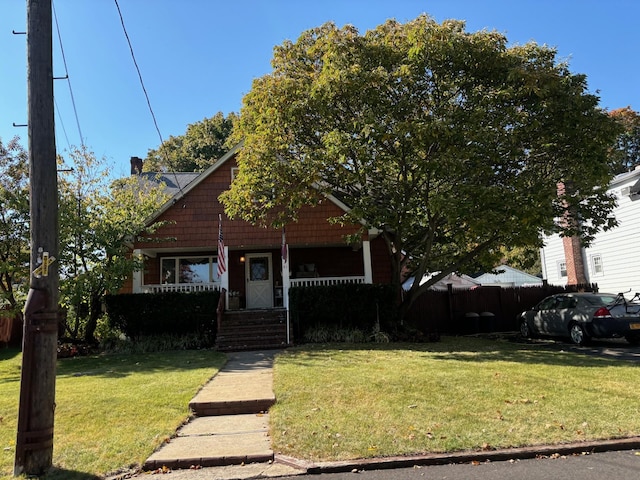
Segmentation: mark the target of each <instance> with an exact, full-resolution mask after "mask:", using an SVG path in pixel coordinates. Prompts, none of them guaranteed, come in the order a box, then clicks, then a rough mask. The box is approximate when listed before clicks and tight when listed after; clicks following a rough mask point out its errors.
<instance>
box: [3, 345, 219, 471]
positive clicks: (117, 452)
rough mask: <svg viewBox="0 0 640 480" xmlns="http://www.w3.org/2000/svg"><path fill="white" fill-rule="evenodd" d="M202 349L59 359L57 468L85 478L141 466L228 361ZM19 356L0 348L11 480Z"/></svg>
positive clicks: (5, 464)
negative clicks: (209, 380) (204, 386)
mask: <svg viewBox="0 0 640 480" xmlns="http://www.w3.org/2000/svg"><path fill="white" fill-rule="evenodd" d="M224 361H225V356H224V355H222V354H220V353H217V352H214V351H205V350H192V351H174V352H162V353H150V354H135V355H130V354H127V355H100V356H94V357H77V358H70V359H64V360H60V361H58V370H57V383H56V418H55V436H54V452H53V462H54V466H56V467H57V468H59V469H61V471H58V472H52V473H53V474H52V475H49V476H48V478H60V479H63V478H64V479H76V478H77V479H81V478H89V477H90V476H91V475H104V474H106V473H107V472H110V471H114V470H119V469H123V468H128V467H129V466H131V465H136V464H141V463H142V462H144V460H146V458H147V457H148V456H149V455H150V454H151V453H152V452H153V451H154V450H155V448H156V447H157V446H158V445H160V444H161V442H163V441H164V440H165V439H166V438H168V437H169V436H171V435H172V434H173V433H174V432H175V430H176V428H177V427H178V426H179V425H180V424H181V423H183V422H184V421H185V419H186V418H187V417H188V416H189V408H188V404H189V401H190V400H191V399H192V398H193V396H194V395H195V393H196V392H197V391H198V389H199V388H200V387H201V386H202V385H204V383H206V381H207V380H208V379H209V378H211V377H212V376H213V375H214V374H215V373H216V372H217V371H218V369H219V368H220V367H221V366H222V365H223V364H224ZM20 365H21V355H20V354H19V352H18V351H16V350H6V349H5V350H0V478H2V479H5V478H12V477H11V475H12V472H13V462H14V457H15V440H16V438H15V437H16V423H17V412H18V402H19V391H20Z"/></svg>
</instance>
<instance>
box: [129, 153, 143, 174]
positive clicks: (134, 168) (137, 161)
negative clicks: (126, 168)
mask: <svg viewBox="0 0 640 480" xmlns="http://www.w3.org/2000/svg"><path fill="white" fill-rule="evenodd" d="M142 163H143V162H142V159H141V158H140V157H131V175H140V174H141V173H142Z"/></svg>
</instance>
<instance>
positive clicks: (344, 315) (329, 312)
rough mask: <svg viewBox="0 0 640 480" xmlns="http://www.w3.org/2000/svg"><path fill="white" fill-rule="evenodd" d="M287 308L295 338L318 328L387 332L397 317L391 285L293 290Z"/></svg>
mask: <svg viewBox="0 0 640 480" xmlns="http://www.w3.org/2000/svg"><path fill="white" fill-rule="evenodd" d="M289 305H290V308H291V318H292V320H293V326H294V335H295V337H296V338H303V336H304V333H305V331H306V330H308V329H310V328H317V327H321V326H322V327H335V328H338V329H360V330H362V331H373V330H374V329H375V328H378V327H379V328H380V330H383V331H390V329H391V328H392V326H393V324H394V320H395V315H396V310H395V293H394V290H393V288H392V287H391V286H390V285H369V284H341V285H330V286H312V287H292V288H291V290H290V291H289Z"/></svg>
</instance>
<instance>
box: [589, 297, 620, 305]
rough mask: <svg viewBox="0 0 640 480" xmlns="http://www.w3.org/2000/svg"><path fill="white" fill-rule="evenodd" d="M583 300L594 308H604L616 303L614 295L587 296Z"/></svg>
mask: <svg viewBox="0 0 640 480" xmlns="http://www.w3.org/2000/svg"><path fill="white" fill-rule="evenodd" d="M583 298H584V299H585V301H586V302H587V303H590V304H591V305H596V306H606V305H612V304H614V303H616V296H615V295H589V296H585V297H583Z"/></svg>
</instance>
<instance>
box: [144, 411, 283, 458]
mask: <svg viewBox="0 0 640 480" xmlns="http://www.w3.org/2000/svg"><path fill="white" fill-rule="evenodd" d="M272 460H273V451H272V450H271V441H270V438H269V415H268V414H246V415H222V416H216V417H202V418H195V419H193V420H192V421H190V422H189V423H188V424H186V425H185V426H183V427H182V428H181V429H180V430H178V432H177V435H176V437H175V438H173V439H171V440H170V441H169V442H168V443H165V444H164V445H163V446H162V447H160V449H158V450H157V451H156V452H155V453H153V455H151V456H150V457H149V458H148V459H147V461H146V462H145V464H144V469H145V470H155V469H158V468H162V467H163V466H165V467H169V468H171V469H178V468H190V467H191V466H201V467H217V466H224V465H240V464H243V463H244V464H248V463H256V462H269V461H272Z"/></svg>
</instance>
